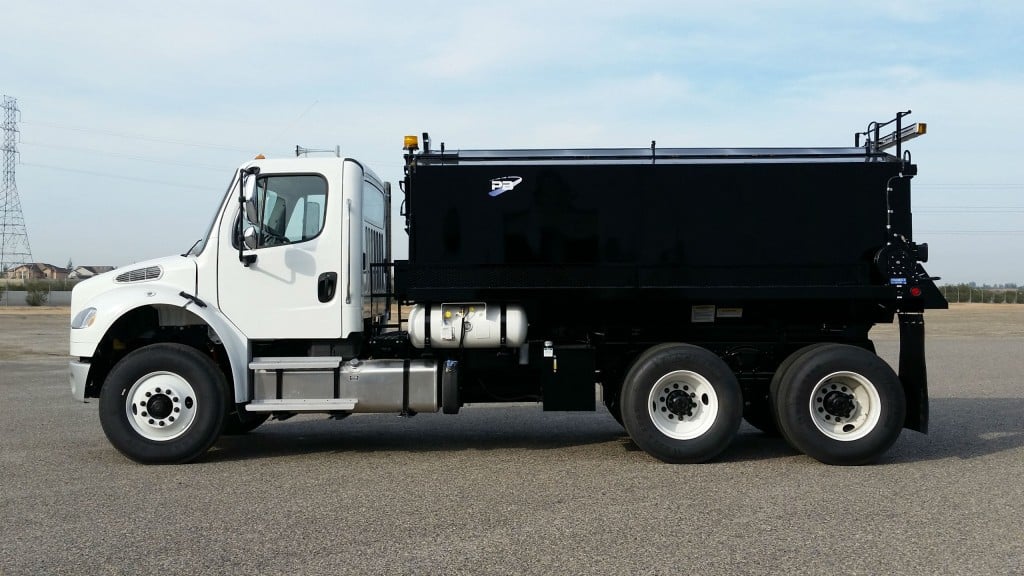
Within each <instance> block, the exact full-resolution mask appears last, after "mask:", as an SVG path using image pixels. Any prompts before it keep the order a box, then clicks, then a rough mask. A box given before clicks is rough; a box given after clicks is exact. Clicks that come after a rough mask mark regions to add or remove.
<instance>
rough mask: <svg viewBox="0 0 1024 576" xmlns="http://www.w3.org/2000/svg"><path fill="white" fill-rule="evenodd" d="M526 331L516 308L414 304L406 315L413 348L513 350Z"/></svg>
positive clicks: (491, 304)
mask: <svg viewBox="0 0 1024 576" xmlns="http://www.w3.org/2000/svg"><path fill="white" fill-rule="evenodd" d="M428 326H429V328H428ZM526 327H527V324H526V312H525V311H524V310H523V308H522V306H517V305H506V306H501V305H499V304H493V303H484V302H456V303H448V304H417V305H416V306H414V307H413V309H412V311H411V312H410V313H409V338H410V340H411V341H412V345H413V346H414V347H416V348H427V347H431V348H459V347H460V346H461V347H463V348H502V347H506V348H516V347H519V346H522V345H523V343H525V342H526ZM428 331H429V342H428Z"/></svg>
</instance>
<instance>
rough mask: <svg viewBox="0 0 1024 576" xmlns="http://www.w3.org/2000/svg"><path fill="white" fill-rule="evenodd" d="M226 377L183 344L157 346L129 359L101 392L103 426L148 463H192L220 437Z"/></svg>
mask: <svg viewBox="0 0 1024 576" xmlns="http://www.w3.org/2000/svg"><path fill="white" fill-rule="evenodd" d="M225 387H226V381H225V379H224V375H223V374H222V373H221V372H220V370H219V369H218V368H217V365H216V364H214V363H213V361H212V360H210V359H209V358H208V357H206V356H205V355H203V354H202V353H200V352H199V351H198V350H196V349H194V348H191V347H189V346H184V345H181V344H153V345H150V346H146V347H144V348H140V349H138V350H136V351H134V352H132V353H130V354H128V355H127V356H125V357H124V359H122V360H121V361H120V362H118V363H117V365H115V366H114V368H113V370H111V371H110V374H109V375H108V376H107V379H106V382H105V383H104V385H103V389H102V390H101V391H100V402H99V411H100V424H102V426H103V432H104V433H105V434H106V435H107V438H108V439H109V440H110V443H111V444H113V445H114V447H115V448H117V449H118V450H120V451H121V453H123V454H124V455H125V456H127V457H129V458H131V459H132V460H135V461H137V462H142V463H146V464H157V463H177V462H188V461H189V460H194V459H195V458H198V457H199V456H201V455H202V454H203V453H205V452H206V450H207V449H209V448H210V446H211V445H212V444H213V443H214V441H216V440H217V436H218V435H219V434H220V431H221V427H222V425H223V419H224V390H225Z"/></svg>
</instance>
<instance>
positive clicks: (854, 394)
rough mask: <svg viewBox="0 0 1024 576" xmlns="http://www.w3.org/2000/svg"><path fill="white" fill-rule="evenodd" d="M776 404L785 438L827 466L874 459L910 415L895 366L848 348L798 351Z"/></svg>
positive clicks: (782, 381)
mask: <svg viewBox="0 0 1024 576" xmlns="http://www.w3.org/2000/svg"><path fill="white" fill-rule="evenodd" d="M775 401H776V411H777V415H778V421H779V429H780V430H781V431H782V434H783V436H784V437H785V438H786V440H787V441H788V442H789V443H790V444H791V445H792V446H793V447H794V448H796V449H797V450H799V451H801V452H803V453H804V454H807V455H808V456H810V457H812V458H814V459H816V460H819V461H821V462H824V463H826V464H836V465H851V466H853V465H860V464H867V463H869V462H872V461H874V460H876V459H877V458H878V457H879V456H881V455H882V454H883V453H884V452H885V451H886V450H888V449H889V447H890V446H892V444H893V443H894V442H895V441H896V439H897V438H898V437H899V435H900V431H901V430H902V428H903V422H904V419H905V417H906V398H905V397H904V393H903V386H902V384H901V383H900V380H899V377H898V376H897V375H896V373H895V372H893V370H892V368H891V367H889V365H888V364H886V362H885V361H884V360H882V359H881V358H879V357H878V356H876V355H875V354H873V353H871V352H868V351H867V350H865V349H863V348H858V347H856V346H850V345H846V344H826V345H821V346H815V347H813V348H811V349H805V350H804V351H803V353H799V351H798V353H797V354H796V358H795V359H794V361H793V362H792V364H791V365H790V366H789V367H788V369H787V370H786V371H785V372H784V373H783V374H782V376H781V377H780V379H779V383H778V386H777V394H776V396H775Z"/></svg>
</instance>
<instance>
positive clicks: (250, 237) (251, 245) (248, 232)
mask: <svg viewBox="0 0 1024 576" xmlns="http://www.w3.org/2000/svg"><path fill="white" fill-rule="evenodd" d="M246 206H247V207H248V204H246ZM242 243H243V244H245V247H246V248H247V249H249V250H255V249H256V248H257V247H259V234H258V233H257V232H256V227H255V226H247V227H246V228H245V230H244V231H242Z"/></svg>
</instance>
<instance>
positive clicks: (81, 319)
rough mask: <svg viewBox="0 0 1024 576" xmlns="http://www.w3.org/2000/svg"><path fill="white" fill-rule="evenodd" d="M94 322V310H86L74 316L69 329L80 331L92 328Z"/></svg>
mask: <svg viewBox="0 0 1024 576" xmlns="http://www.w3.org/2000/svg"><path fill="white" fill-rule="evenodd" d="M95 321H96V309H95V308H86V309H84V310H82V311H81V312H79V313H78V314H75V319H74V320H72V321H71V328H73V329H75V330H80V329H82V328H88V327H89V326H92V323H93V322H95Z"/></svg>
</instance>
